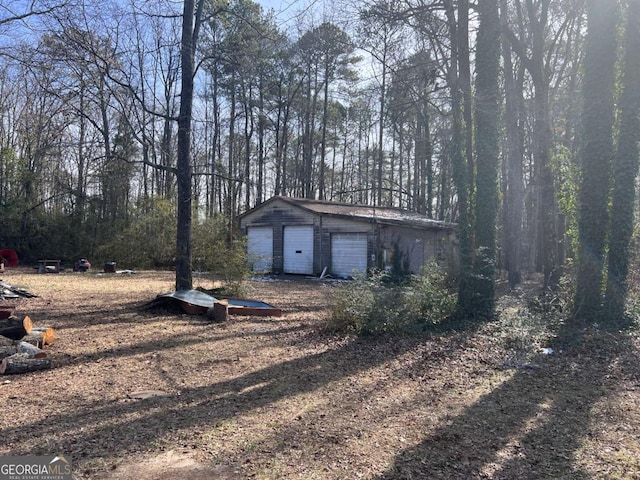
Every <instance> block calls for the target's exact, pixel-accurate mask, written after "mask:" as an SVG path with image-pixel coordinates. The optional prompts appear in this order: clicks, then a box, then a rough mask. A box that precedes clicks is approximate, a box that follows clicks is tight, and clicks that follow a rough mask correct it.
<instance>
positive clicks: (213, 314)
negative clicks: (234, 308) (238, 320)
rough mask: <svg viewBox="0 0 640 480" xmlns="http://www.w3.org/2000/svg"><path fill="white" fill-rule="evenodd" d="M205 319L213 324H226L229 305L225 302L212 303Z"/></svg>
mask: <svg viewBox="0 0 640 480" xmlns="http://www.w3.org/2000/svg"><path fill="white" fill-rule="evenodd" d="M207 317H208V318H210V319H211V320H213V321H214V322H226V321H227V318H228V317H229V303H228V302H227V301H226V300H220V301H219V302H214V303H213V307H211V308H209V309H208V310H207Z"/></svg>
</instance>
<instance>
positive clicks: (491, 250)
mask: <svg viewBox="0 0 640 480" xmlns="http://www.w3.org/2000/svg"><path fill="white" fill-rule="evenodd" d="M479 12H480V23H479V28H478V41H477V52H476V105H475V132H476V133H475V139H476V142H475V144H476V168H477V173H476V196H475V210H474V212H475V215H474V220H475V228H474V233H475V238H476V242H477V253H476V258H475V261H474V273H475V281H474V284H475V292H474V293H475V295H474V299H473V307H474V308H473V313H474V315H479V316H482V317H488V316H490V315H491V314H492V313H493V307H494V296H495V268H496V266H495V263H496V219H497V213H498V196H499V195H498V194H499V189H498V166H499V153H500V145H499V143H500V142H499V119H500V95H499V72H500V20H499V14H498V1H497V0H483V1H482V2H481V3H480V4H479Z"/></svg>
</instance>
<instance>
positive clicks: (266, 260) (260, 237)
mask: <svg viewBox="0 0 640 480" xmlns="http://www.w3.org/2000/svg"><path fill="white" fill-rule="evenodd" d="M247 254H248V260H249V265H250V267H251V270H252V271H253V272H260V273H265V272H270V271H271V270H272V268H273V228H272V227H247Z"/></svg>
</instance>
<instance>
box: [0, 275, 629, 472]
mask: <svg viewBox="0 0 640 480" xmlns="http://www.w3.org/2000/svg"><path fill="white" fill-rule="evenodd" d="M3 279H4V280H5V281H7V282H9V283H11V284H13V285H23V286H25V287H27V288H28V289H29V290H30V291H31V292H33V293H35V294H37V295H39V297H38V298H34V299H23V300H21V301H20V302H19V305H18V310H19V311H20V312H22V313H26V314H29V315H30V316H31V317H32V319H33V320H34V323H36V324H40V325H51V326H53V327H55V328H56V330H57V332H58V334H59V340H58V341H57V342H56V343H55V344H54V345H53V346H51V347H50V348H49V351H50V355H51V357H52V359H53V362H54V368H53V369H52V370H50V371H43V372H35V373H32V374H27V375H24V376H12V377H0V396H1V397H2V399H3V403H4V404H5V406H6V408H3V409H0V437H1V438H2V442H1V444H0V455H8V454H15V455H23V454H43V455H44V454H51V453H62V454H65V455H69V456H70V457H71V458H72V459H73V462H74V467H75V478H77V479H100V480H102V479H113V480H117V479H120V480H124V479H129V478H131V479H133V478H148V479H156V478H157V479H161V478H162V479H163V480H164V479H167V478H175V479H179V478H180V479H183V478H193V479H199V478H203V479H204V478H211V479H213V478H216V479H218V478H219V479H247V478H256V479H285V478H286V479H305V480H308V479H322V480H331V479H336V480H338V479H340V480H342V479H357V478H364V479H371V480H374V479H380V480H381V479H389V480H391V479H402V478H406V479H413V478H420V479H422V478H460V479H473V478H491V479H513V478H531V479H533V478H536V479H538V478H553V479H556V478H567V479H583V478H612V477H614V478H615V476H617V477H618V478H640V473H639V468H640V466H639V464H638V460H637V459H638V458H640V448H639V445H638V440H637V439H636V435H634V433H635V432H637V431H640V428H639V427H640V418H639V415H638V404H639V400H640V390H639V389H640V370H639V363H638V356H637V346H638V341H637V339H636V338H634V337H633V336H631V335H622V334H621V335H617V336H602V335H599V334H597V335H596V334H594V337H593V339H591V340H589V341H587V342H586V343H584V344H582V345H581V346H580V347H575V348H572V349H571V350H569V351H565V352H563V353H562V354H556V355H551V356H548V355H547V356H544V355H536V354H531V352H529V355H528V356H527V357H526V359H525V360H526V361H523V362H522V363H514V362H513V361H512V360H513V358H515V357H514V352H513V351H512V350H510V348H511V345H510V343H509V341H506V340H505V338H510V337H505V336H504V335H503V334H502V332H500V329H497V328H496V326H495V324H494V325H487V326H483V327H480V328H478V329H475V330H473V331H471V330H469V331H466V332H446V333H438V334H435V333H434V334H431V335H422V336H408V335H391V334H388V335H384V336H371V337H355V336H341V335H333V334H328V333H326V332H325V330H324V329H323V327H324V323H325V321H326V318H327V314H328V303H329V302H330V301H331V298H332V296H333V293H334V292H335V290H334V288H336V287H334V286H332V285H331V284H322V283H319V282H316V281H310V280H298V281H292V280H289V281H273V282H247V285H246V290H247V296H248V297H250V298H255V299H259V300H264V301H266V302H269V303H272V304H274V305H276V306H278V307H281V308H282V309H283V311H284V315H283V317H281V318H260V317H232V318H231V320H230V321H229V322H227V323H225V324H212V323H208V322H207V321H206V319H205V318H204V317H193V316H189V315H185V314H181V313H176V312H170V311H147V310H143V309H140V308H139V307H140V305H142V304H144V303H146V302H148V301H149V300H151V299H152V298H154V297H155V296H156V295H157V294H159V293H165V292H168V291H171V290H172V289H173V284H174V278H173V274H172V273H170V272H140V273H137V274H135V275H132V276H120V275H96V274H93V273H89V274H73V273H63V274H59V275H37V274H33V273H31V272H28V271H26V270H24V271H11V272H8V273H7V274H5V275H4V276H3ZM195 284H196V286H201V287H203V288H207V289H210V288H214V287H216V286H218V285H217V284H216V283H215V282H214V281H212V280H210V279H207V278H206V277H197V278H195ZM518 301H519V300H518V298H509V299H508V302H506V303H505V305H508V306H509V308H508V309H505V312H507V313H505V315H506V314H512V315H517V314H518V312H519V310H518V309H517V308H515V307H514V305H516V304H517V302H518ZM509 312H510V313H509ZM509 323H514V324H517V325H520V324H519V323H518V322H505V325H507V324H509ZM516 333H517V332H516ZM511 343H513V342H511ZM521 344H522V342H520V343H518V345H519V347H518V348H521V347H522V345H521ZM531 351H535V349H532V350H531ZM518 358H520V357H518ZM3 382H4V383H3ZM140 390H161V391H163V392H166V393H167V394H168V395H167V396H165V397H157V398H151V399H147V400H132V399H131V398H129V397H128V395H130V394H131V393H132V392H135V391H140Z"/></svg>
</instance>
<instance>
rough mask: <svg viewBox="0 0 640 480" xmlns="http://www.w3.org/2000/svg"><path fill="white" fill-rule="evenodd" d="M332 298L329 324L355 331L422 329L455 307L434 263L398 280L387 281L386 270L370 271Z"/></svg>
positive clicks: (434, 323)
mask: <svg viewBox="0 0 640 480" xmlns="http://www.w3.org/2000/svg"><path fill="white" fill-rule="evenodd" d="M334 299H335V301H334V303H333V305H332V306H331V317H330V320H329V325H328V326H329V328H330V329H332V330H338V331H346V332H355V333H358V334H376V333H384V332H393V331H415V330H419V329H425V328H427V327H428V326H430V325H436V324H438V323H440V322H441V321H443V320H444V319H446V318H447V317H448V316H449V315H451V314H452V313H453V311H454V308H455V295H453V294H451V293H450V292H449V290H448V289H447V286H446V279H445V275H444V274H443V273H442V271H441V270H440V268H439V267H438V266H437V265H435V264H430V265H428V266H425V268H424V270H423V272H422V274H421V275H412V276H411V277H409V279H408V281H407V282H404V283H400V284H398V283H393V282H389V278H388V276H387V275H386V273H385V272H373V273H371V274H370V275H369V276H367V277H364V276H362V277H359V278H357V279H356V280H354V281H352V282H349V283H346V284H345V285H343V286H341V287H338V289H337V291H336V294H335V295H334Z"/></svg>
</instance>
